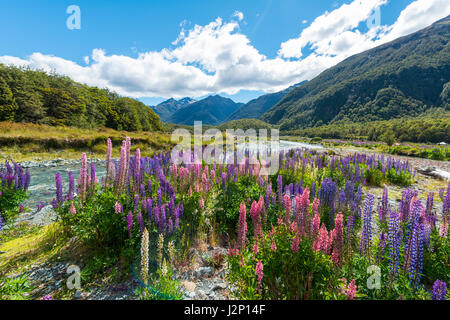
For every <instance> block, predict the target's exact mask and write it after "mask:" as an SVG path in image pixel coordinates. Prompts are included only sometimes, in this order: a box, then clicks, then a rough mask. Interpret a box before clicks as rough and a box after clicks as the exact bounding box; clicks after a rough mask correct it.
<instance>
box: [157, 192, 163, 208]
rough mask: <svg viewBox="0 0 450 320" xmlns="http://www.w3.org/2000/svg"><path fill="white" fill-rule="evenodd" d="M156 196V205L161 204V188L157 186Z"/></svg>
mask: <svg viewBox="0 0 450 320" xmlns="http://www.w3.org/2000/svg"><path fill="white" fill-rule="evenodd" d="M156 197H157V200H158V206H161V204H162V189H161V188H159V189H158V190H157V191H156Z"/></svg>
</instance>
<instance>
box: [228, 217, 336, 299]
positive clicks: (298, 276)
mask: <svg viewBox="0 0 450 320" xmlns="http://www.w3.org/2000/svg"><path fill="white" fill-rule="evenodd" d="M294 236H295V233H292V232H291V231H290V230H289V229H288V228H287V227H286V226H285V225H280V226H278V227H276V228H275V232H274V233H272V234H270V235H269V234H266V235H265V237H264V239H263V240H262V241H261V242H262V244H260V250H259V252H258V253H257V254H254V253H253V252H252V251H251V250H252V249H251V247H252V245H250V246H249V247H248V248H247V250H245V251H244V252H243V253H242V259H243V262H244V265H243V266H242V265H241V255H237V256H232V255H231V256H229V260H228V262H229V264H230V274H229V275H228V279H229V281H231V283H233V284H235V285H236V287H237V290H236V292H235V295H236V296H237V298H238V299H265V300H268V299H277V300H285V299H288V300H292V299H305V300H308V299H325V298H326V296H327V294H329V293H330V292H334V291H335V290H336V288H337V279H336V278H335V276H334V274H335V273H334V270H333V264H332V262H331V259H330V256H328V255H325V254H323V253H321V252H315V251H313V249H312V243H311V242H310V241H308V240H307V239H305V238H304V239H303V240H302V241H300V243H299V249H298V251H297V252H293V251H292V241H293V238H294ZM272 239H274V241H275V243H276V247H277V250H275V251H273V250H271V244H272ZM258 260H260V261H261V262H262V264H263V274H264V275H263V279H262V286H261V287H259V284H258V277H257V275H256V273H255V266H256V263H257V261H258Z"/></svg>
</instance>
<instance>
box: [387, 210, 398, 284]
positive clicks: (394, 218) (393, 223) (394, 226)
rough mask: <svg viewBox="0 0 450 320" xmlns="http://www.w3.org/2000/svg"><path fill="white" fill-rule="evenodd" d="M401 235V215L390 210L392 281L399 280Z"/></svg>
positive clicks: (389, 239)
mask: <svg viewBox="0 0 450 320" xmlns="http://www.w3.org/2000/svg"><path fill="white" fill-rule="evenodd" d="M398 234H399V215H398V213H397V212H396V211H390V210H389V229H388V247H389V271H390V274H391V277H392V279H396V278H397V274H398V266H399V263H400V242H401V238H399V236H398Z"/></svg>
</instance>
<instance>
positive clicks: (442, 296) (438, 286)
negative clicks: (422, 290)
mask: <svg viewBox="0 0 450 320" xmlns="http://www.w3.org/2000/svg"><path fill="white" fill-rule="evenodd" d="M446 296H447V284H446V283H445V282H444V281H441V280H439V279H437V280H436V281H435V282H434V284H433V293H432V299H433V300H447V297H446Z"/></svg>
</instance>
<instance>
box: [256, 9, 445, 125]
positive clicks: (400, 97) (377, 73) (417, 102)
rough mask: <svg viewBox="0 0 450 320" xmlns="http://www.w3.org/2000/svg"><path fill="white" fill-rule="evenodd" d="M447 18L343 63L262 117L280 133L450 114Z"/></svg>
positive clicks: (295, 92) (291, 94)
mask: <svg viewBox="0 0 450 320" xmlns="http://www.w3.org/2000/svg"><path fill="white" fill-rule="evenodd" d="M449 40H450V16H448V17H447V18H444V19H442V20H440V21H437V22H435V23H434V24H432V25H431V26H429V27H427V28H425V29H423V30H420V31H418V32H415V33H413V34H410V35H407V36H404V37H401V38H399V39H396V40H394V41H392V42H389V43H386V44H383V45H381V46H379V47H376V48H373V49H371V50H368V51H365V52H363V53H360V54H357V55H354V56H352V57H349V58H347V59H346V60H344V61H343V62H341V63H339V64H338V65H336V66H334V67H331V68H329V69H328V70H326V71H324V72H322V73H321V74H320V75H319V76H317V77H316V78H314V79H313V80H311V81H309V82H308V83H306V84H304V85H302V86H300V87H298V88H296V89H294V90H292V91H291V92H290V93H288V94H287V95H286V96H285V97H284V98H283V99H281V101H280V102H278V103H277V104H276V105H275V106H273V107H272V108H271V109H270V110H268V111H267V112H266V113H264V114H263V116H262V117H261V118H260V119H261V120H263V121H266V122H268V123H271V124H278V125H281V129H282V130H283V129H284V130H293V129H300V128H308V127H315V126H320V125H325V124H333V123H339V122H346V123H351V122H354V123H359V122H368V121H378V120H389V119H395V118H400V117H404V116H412V117H414V116H419V115H421V114H423V113H424V112H426V111H427V110H429V109H430V108H435V107H441V108H444V109H446V110H450V104H449V100H450V99H449V96H450V44H449Z"/></svg>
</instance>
